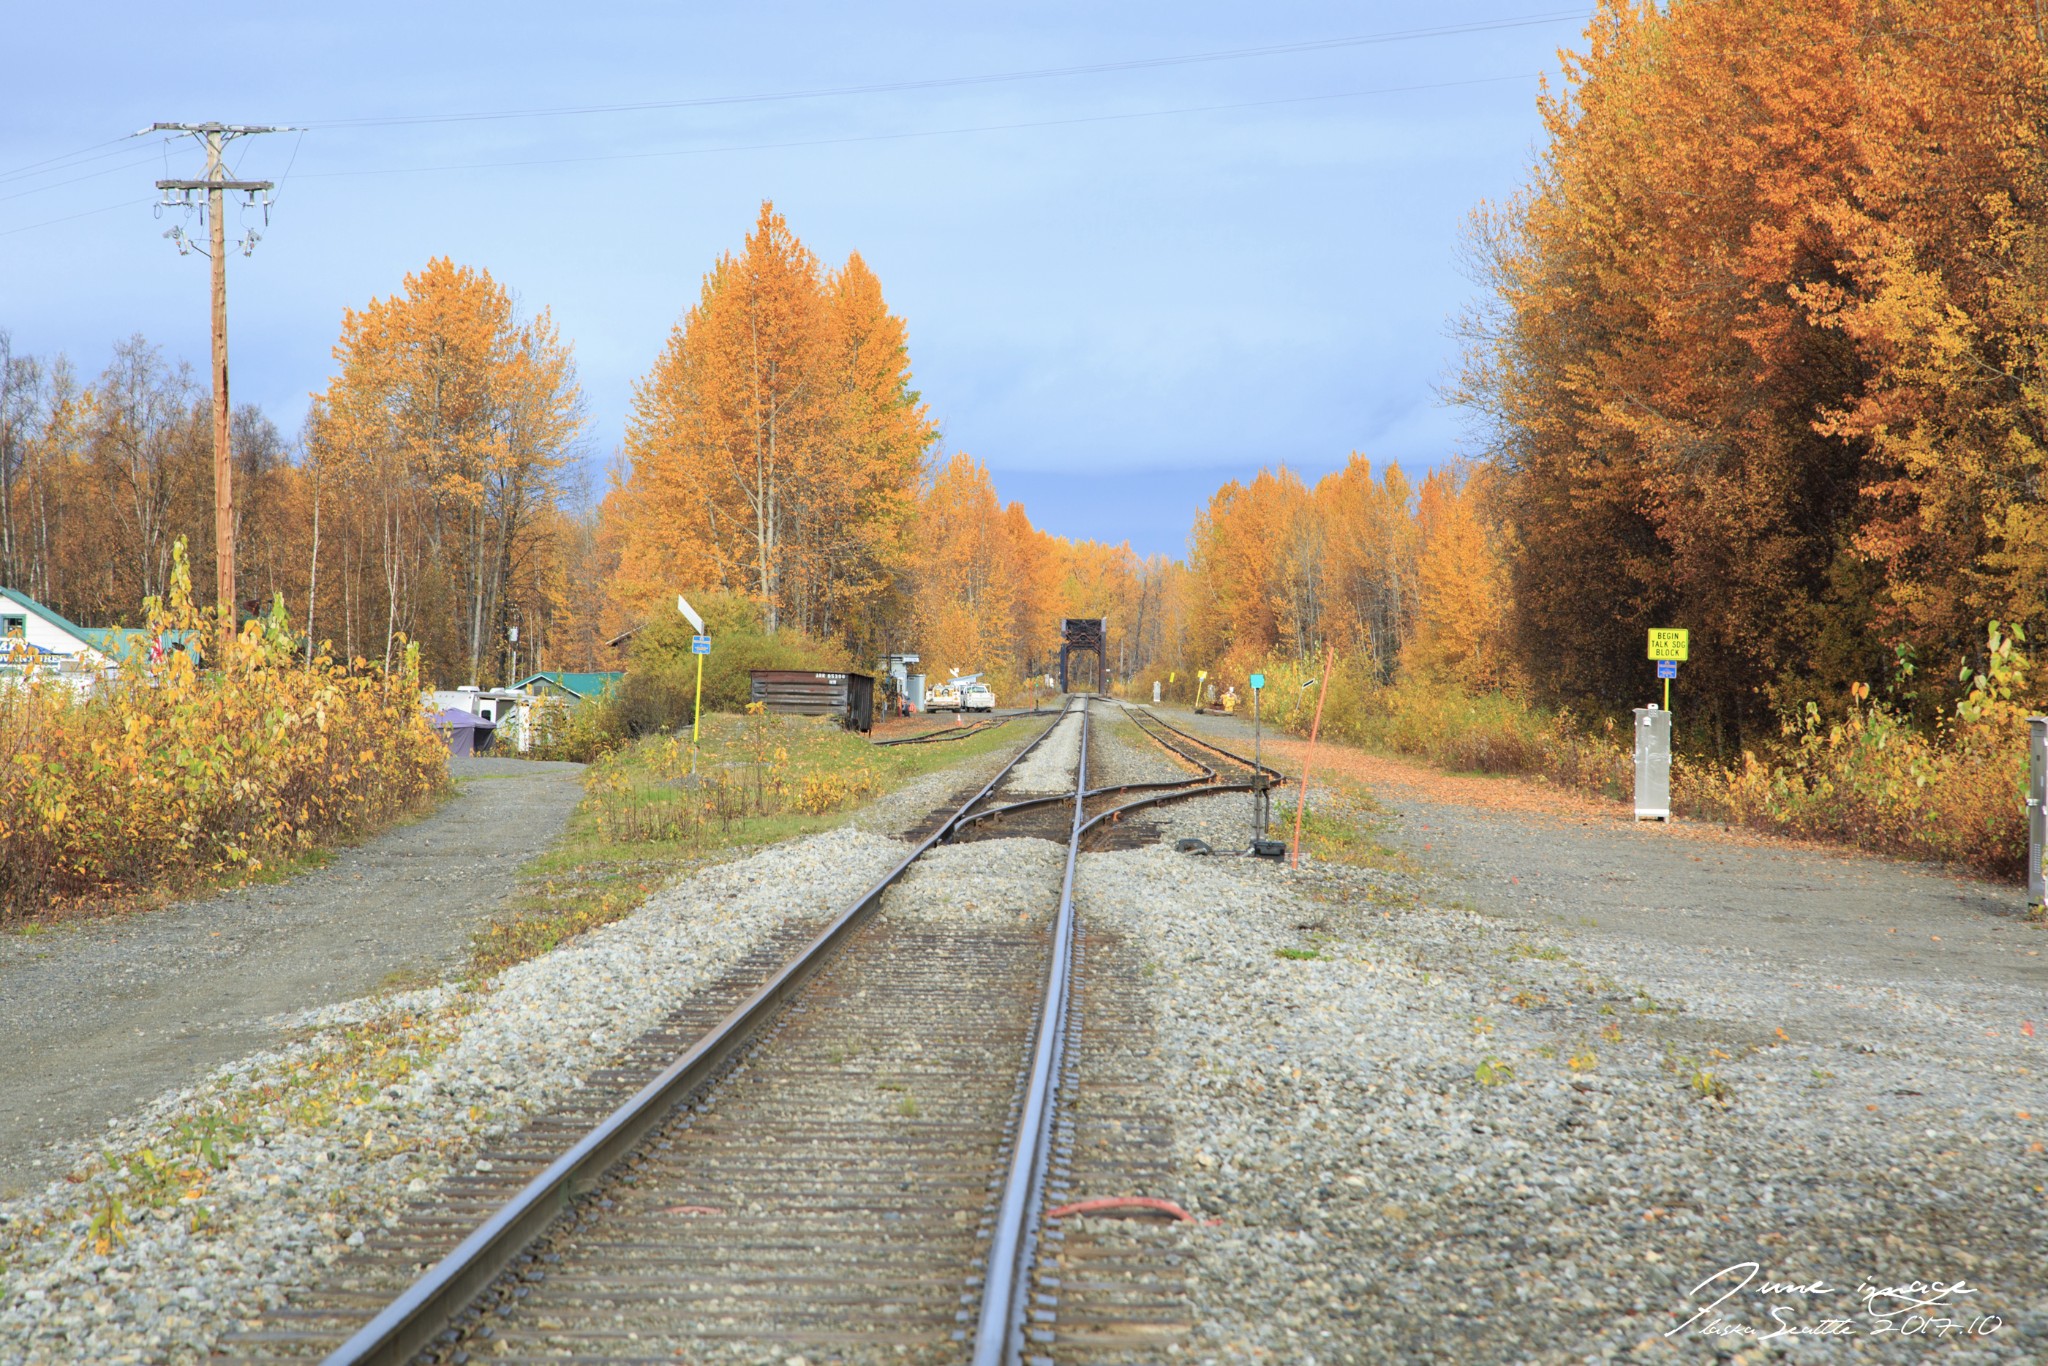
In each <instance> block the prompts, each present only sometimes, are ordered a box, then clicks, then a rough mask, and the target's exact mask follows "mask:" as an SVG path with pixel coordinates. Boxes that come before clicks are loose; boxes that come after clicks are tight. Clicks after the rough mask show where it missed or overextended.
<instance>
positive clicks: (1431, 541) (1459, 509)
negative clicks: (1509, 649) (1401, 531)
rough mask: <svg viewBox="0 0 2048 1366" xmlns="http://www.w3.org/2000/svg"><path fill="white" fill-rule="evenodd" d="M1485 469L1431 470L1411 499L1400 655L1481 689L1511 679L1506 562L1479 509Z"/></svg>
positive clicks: (1415, 667)
mask: <svg viewBox="0 0 2048 1366" xmlns="http://www.w3.org/2000/svg"><path fill="white" fill-rule="evenodd" d="M1492 479H1493V474H1492V472H1491V470H1490V469H1488V468H1486V467H1481V468H1479V469H1476V470H1472V471H1469V472H1468V471H1461V470H1458V469H1455V468H1450V469H1439V470H1435V471H1432V472H1431V473H1430V475H1429V477H1428V478H1426V479H1424V480H1423V481H1422V488H1421V490H1420V492H1419V493H1418V495H1417V498H1416V509H1415V517H1414V522H1413V526H1414V531H1415V538H1416V540H1417V541H1418V542H1419V544H1420V553H1419V554H1418V555H1417V556H1416V561H1415V565H1414V580H1415V584H1414V588H1415V592H1414V601H1415V624H1414V628H1413V632H1412V634H1411V635H1410V636H1409V637H1408V639H1407V640H1406V641H1405V642H1404V643H1403V645H1402V648H1401V655H1400V662H1401V667H1402V669H1403V670H1404V671H1406V672H1407V673H1409V674H1411V675H1418V676H1422V677H1428V678H1435V679H1440V680H1443V681H1447V682H1452V683H1457V684H1459V685H1461V686H1464V687H1467V688H1470V689H1474V690H1483V689H1487V688H1496V687H1499V686H1501V685H1502V684H1504V683H1507V682H1509V681H1510V680H1511V678H1512V669H1511V667H1510V665H1509V661H1508V659H1507V654H1506V648H1505V647H1506V644H1507V642H1506V638H1505V627H1506V618H1507V610H1508V595H1507V565H1506V562H1505V560H1504V558H1503V555H1502V546H1501V544H1500V541H1499V533H1498V531H1497V530H1496V529H1495V528H1494V527H1493V526H1492V525H1491V522H1490V518H1489V516H1488V512H1487V490H1488V486H1489V485H1490V483H1491V481H1492Z"/></svg>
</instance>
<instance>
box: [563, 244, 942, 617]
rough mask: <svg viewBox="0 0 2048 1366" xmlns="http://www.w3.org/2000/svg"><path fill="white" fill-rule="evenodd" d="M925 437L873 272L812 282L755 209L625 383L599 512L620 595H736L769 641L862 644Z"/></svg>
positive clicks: (925, 425)
mask: <svg viewBox="0 0 2048 1366" xmlns="http://www.w3.org/2000/svg"><path fill="white" fill-rule="evenodd" d="M933 436H934V429H933V427H932V424H931V421H930V418H929V416H928V414H927V413H926V410H925V408H924V405H923V403H922V401H921V400H920V398H919V396H918V394H917V393H916V392H915V391H914V390H913V389H912V388H911V387H910V369H909V350H908V342H907V338H906V333H905V329H904V326H903V322H902V320H901V319H900V318H897V317H896V316H895V315H893V314H891V313H890V312H889V310H888V307H887V304H886V303H885V301H884V300H883V297H882V290H881V284H880V282H879V281H878V280H877V279H876V278H875V275H874V273H873V272H872V271H870V270H869V269H868V267H867V265H866V263H865V262H863V261H862V260H861V258H860V257H859V256H858V255H856V256H853V257H850V258H849V259H848V260H847V262H846V264H845V265H844V266H843V267H841V268H840V269H839V270H837V271H835V272H832V273H830V274H829V275H827V274H823V273H821V270H820V267H819V264H818V261H817V258H816V257H815V256H813V255H812V253H811V252H810V250H809V249H808V248H807V247H805V246H804V245H803V243H802V242H800V241H799V240H798V239H797V238H796V236H795V234H794V233H792V232H791V231H790V229H789V225H788V223H787V222H786V221H785V220H784V219H783V217H782V215H780V214H778V213H776V212H775V210H774V206H773V205H771V204H765V203H764V204H763V205H762V206H761V214H760V217H759V219H758V220H757V222H756V224H755V227H754V231H753V232H752V233H751V234H750V235H749V236H748V237H747V239H746V243H745V245H744V247H743V249H742V250H741V252H740V254H739V255H737V256H733V255H726V256H722V257H721V258H719V260H718V262H717V263H716V264H715V265H714V266H713V267H712V269H711V271H710V273H709V274H707V275H706V276H705V277H704V284H703V288H702V290H701V291H700V293H699V296H698V300H697V303H696V304H695V305H694V306H693V307H692V308H691V309H690V311H689V312H688V314H687V315H686V316H685V317H684V319H683V321H682V322H681V323H680V324H679V325H678V326H677V327H676V328H675V329H674V331H673V332H672V333H671V334H670V337H669V340H668V344H667V346H666V347H665V348H664V349H663V351H662V354H661V356H660V357H659V358H658V359H657V360H656V362H655V365H654V368H653V369H652V370H651V371H650V372H649V373H648V375H647V376H646V377H645V378H644V379H642V380H641V381H640V382H639V384H638V385H636V386H635V389H634V401H633V412H632V416H631V419H630V421H629V424H628V429H627V437H626V449H625V454H626V459H627V461H628V464H629V469H628V471H627V472H626V474H625V476H624V477H623V478H622V479H621V480H620V481H619V483H618V485H617V487H616V488H615V489H614V490H613V492H612V493H611V494H610V495H609V496H608V497H607V499H606V501H605V507H604V514H603V517H604V524H605V525H604V530H603V533H602V534H603V535H604V537H605V539H606V541H607V543H608V544H609V545H610V546H612V547H615V549H616V553H617V555H618V561H619V568H618V573H617V578H616V580H615V595H616V596H617V597H618V598H619V599H620V600H621V601H622V602H623V603H625V604H627V605H628V607H629V610H643V611H644V610H645V609H646V608H647V607H648V606H649V605H651V604H653V603H656V602H659V601H661V600H663V598H664V597H665V596H666V595H667V594H669V593H672V592H674V591H675V590H676V589H679V588H682V589H688V588H703V589H721V590H730V591H739V592H745V593H748V594H751V595H752V596H753V597H754V598H755V600H756V601H758V602H759V603H760V604H761V605H762V609H763V612H764V616H765V619H766V622H767V625H768V629H769V630H770V632H771V633H772V632H773V631H774V630H775V629H776V628H777V627H778V626H780V625H781V624H783V623H784V622H787V623H788V624H790V625H792V626H794V627H796V628H798V629H800V630H803V631H807V632H811V633H813V634H818V635H823V636H831V637H835V638H839V639H842V640H846V641H848V642H849V643H854V644H859V645H861V646H862V647H864V648H866V647H872V646H873V645H874V644H876V643H877V642H878V641H879V639H880V637H881V635H882V634H884V626H885V623H884V621H883V620H882V610H883V609H882V604H883V603H884V602H885V601H886V600H887V599H888V598H889V595H890V592H891V589H892V586H893V584H894V581H895V578H896V575H897V574H898V572H899V571H900V569H901V566H902V563H903V558H904V555H905V551H906V543H905V540H904V537H905V533H906V529H907V527H908V525H909V522H910V519H911V515H912V512H913V510H914V507H915V504H916V499H917V488H918V481H919V478H920V475H921V473H922V470H923V462H924V456H925V451H926V449H927V447H928V446H929V445H930V443H931V441H932V438H933Z"/></svg>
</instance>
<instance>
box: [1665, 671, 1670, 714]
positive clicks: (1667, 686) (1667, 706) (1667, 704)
mask: <svg viewBox="0 0 2048 1366" xmlns="http://www.w3.org/2000/svg"><path fill="white" fill-rule="evenodd" d="M1664 710H1666V711H1670V710H1671V680H1670V679H1668V678H1667V679H1665V680H1664Z"/></svg>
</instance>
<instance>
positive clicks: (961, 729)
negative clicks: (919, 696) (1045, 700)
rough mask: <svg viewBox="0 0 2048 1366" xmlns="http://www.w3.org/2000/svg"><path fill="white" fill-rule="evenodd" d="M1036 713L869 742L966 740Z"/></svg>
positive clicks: (883, 744)
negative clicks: (1020, 717)
mask: <svg viewBox="0 0 2048 1366" xmlns="http://www.w3.org/2000/svg"><path fill="white" fill-rule="evenodd" d="M1036 715H1038V713H1037V712H1034V711H1020V712H1017V713H1015V714H1013V715H1010V716H998V717H996V718H994V719H993V720H989V721H976V722H975V723H974V724H973V725H971V726H940V727H939V728H938V729H936V730H928V731H925V732H924V733H923V734H922V735H902V736H898V737H897V738H896V739H894V740H870V741H869V742H868V743H869V744H872V745H873V746H874V747H875V748H876V749H885V748H887V747H888V746H890V745H929V744H934V743H936V742H938V741H941V740H965V739H966V738H967V737H968V736H970V735H983V734H986V733H987V732H989V731H992V730H994V729H995V728H996V727H997V726H1001V725H1007V724H1008V723H1009V722H1011V721H1014V720H1016V719H1017V717H1019V716H1036Z"/></svg>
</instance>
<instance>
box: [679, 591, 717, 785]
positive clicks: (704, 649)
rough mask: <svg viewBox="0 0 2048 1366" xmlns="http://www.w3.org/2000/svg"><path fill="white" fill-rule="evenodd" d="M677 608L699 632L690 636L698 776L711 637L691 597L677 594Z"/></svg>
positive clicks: (693, 761)
mask: <svg viewBox="0 0 2048 1366" xmlns="http://www.w3.org/2000/svg"><path fill="white" fill-rule="evenodd" d="M676 610H677V611H678V612H681V613H682V614H683V620H684V621H687V622H689V623H690V629H691V630H693V631H695V632H696V633H697V634H696V635H694V636H692V637H691V638H690V653H691V654H693V655H695V656H697V705H696V708H695V709H694V710H693V711H692V712H691V713H690V776H691V777H693V778H694V777H696V776H697V728H698V727H699V726H700V725H702V724H703V722H704V656H706V655H708V654H710V653H711V637H710V636H707V635H705V634H704V618H702V617H700V616H698V615H697V609H696V608H694V607H692V606H690V603H689V599H687V598H685V597H684V596H683V595H682V594H681V593H678V594H676Z"/></svg>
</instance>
